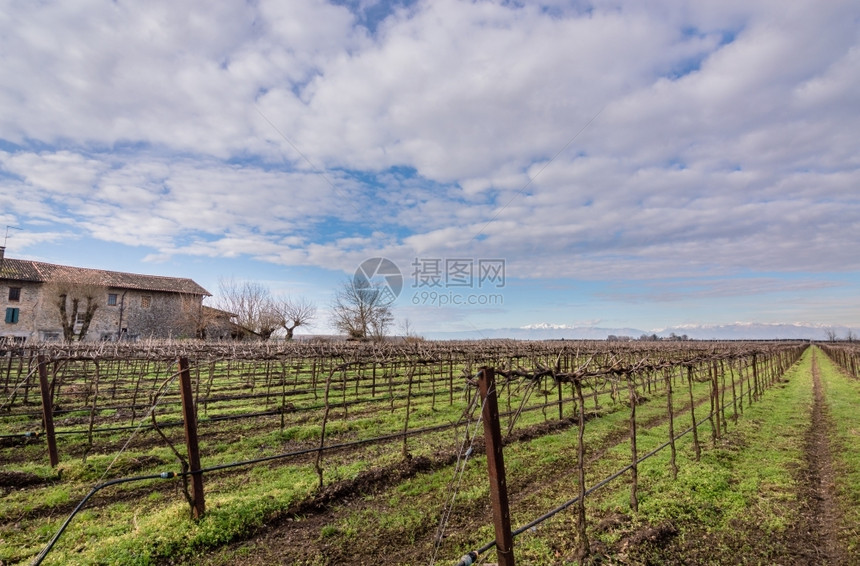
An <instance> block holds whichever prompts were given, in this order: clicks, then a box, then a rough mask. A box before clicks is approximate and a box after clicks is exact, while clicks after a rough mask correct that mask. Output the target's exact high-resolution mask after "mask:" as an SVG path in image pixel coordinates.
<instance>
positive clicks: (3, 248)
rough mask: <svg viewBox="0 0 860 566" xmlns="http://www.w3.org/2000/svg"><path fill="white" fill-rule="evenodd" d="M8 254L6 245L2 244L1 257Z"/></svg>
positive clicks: (0, 247)
mask: <svg viewBox="0 0 860 566" xmlns="http://www.w3.org/2000/svg"><path fill="white" fill-rule="evenodd" d="M5 254H6V246H0V259H3V256H4V255H5Z"/></svg>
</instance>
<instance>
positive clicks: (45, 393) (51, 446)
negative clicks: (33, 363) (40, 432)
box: [39, 355, 60, 468]
mask: <svg viewBox="0 0 860 566" xmlns="http://www.w3.org/2000/svg"><path fill="white" fill-rule="evenodd" d="M46 365H47V364H46V362H45V357H44V356H41V355H40V356H39V389H40V390H41V391H42V419H43V420H44V422H45V438H46V439H47V441H48V457H49V458H50V459H51V467H52V468H56V467H57V464H59V463H60V457H59V455H58V454H57V438H56V436H55V435H54V400H53V398H52V397H51V388H50V386H49V385H48V368H47V367H46Z"/></svg>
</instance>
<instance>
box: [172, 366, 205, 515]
mask: <svg viewBox="0 0 860 566" xmlns="http://www.w3.org/2000/svg"><path fill="white" fill-rule="evenodd" d="M179 388H180V392H181V394H182V420H183V421H184V423H185V445H186V446H187V447H188V465H189V466H190V470H189V471H190V472H191V502H192V505H191V507H192V510H191V513H192V516H193V517H194V518H195V519H199V518H201V517H202V516H203V514H204V513H205V512H206V503H205V501H204V498H203V474H201V473H200V448H199V446H198V443H197V415H196V414H195V411H194V393H193V390H192V389H191V372H190V371H188V358H179Z"/></svg>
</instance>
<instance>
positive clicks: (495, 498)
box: [478, 367, 514, 566]
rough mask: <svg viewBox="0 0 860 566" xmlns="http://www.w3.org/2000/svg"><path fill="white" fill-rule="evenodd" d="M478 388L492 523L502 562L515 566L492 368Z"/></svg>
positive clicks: (501, 564)
mask: <svg viewBox="0 0 860 566" xmlns="http://www.w3.org/2000/svg"><path fill="white" fill-rule="evenodd" d="M478 389H479V390H480V392H481V399H483V402H484V407H483V412H482V417H483V419H484V443H485V444H486V446H487V471H488V473H489V476H490V500H491V502H492V506H493V524H494V526H495V528H496V553H497V556H498V560H499V566H514V538H513V536H512V535H511V513H510V510H509V508H508V487H507V482H506V480H505V461H504V458H503V457H502V432H501V428H500V426H499V403H498V399H497V397H496V383H495V375H494V372H493V369H492V368H486V367H485V368H481V371H480V373H478Z"/></svg>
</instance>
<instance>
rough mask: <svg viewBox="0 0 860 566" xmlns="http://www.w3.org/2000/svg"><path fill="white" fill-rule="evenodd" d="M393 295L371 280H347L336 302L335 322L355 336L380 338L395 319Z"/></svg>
mask: <svg viewBox="0 0 860 566" xmlns="http://www.w3.org/2000/svg"><path fill="white" fill-rule="evenodd" d="M392 303H393V300H392V298H391V297H390V295H389V294H387V293H385V292H384V290H383V289H382V288H380V287H376V286H373V285H372V284H371V283H369V282H368V284H367V285H366V286H364V287H358V286H356V285H355V284H354V282H353V281H352V280H348V281H345V282H344V283H343V285H342V286H341V288H340V289H339V290H338V292H337V294H336V295H335V298H334V302H333V303H332V313H331V317H332V323H333V324H334V326H335V328H337V329H338V330H340V331H341V332H344V333H345V334H346V335H347V336H348V337H349V338H351V339H354V340H367V339H369V338H373V339H377V340H380V339H382V338H383V337H384V336H385V333H386V332H387V331H388V327H389V326H390V325H391V323H392V322H393V321H394V315H393V314H392V313H391V304H392Z"/></svg>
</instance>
